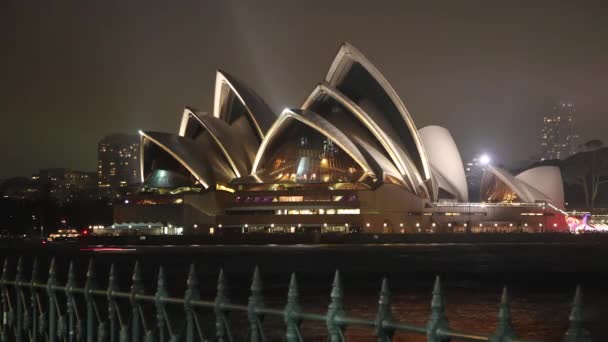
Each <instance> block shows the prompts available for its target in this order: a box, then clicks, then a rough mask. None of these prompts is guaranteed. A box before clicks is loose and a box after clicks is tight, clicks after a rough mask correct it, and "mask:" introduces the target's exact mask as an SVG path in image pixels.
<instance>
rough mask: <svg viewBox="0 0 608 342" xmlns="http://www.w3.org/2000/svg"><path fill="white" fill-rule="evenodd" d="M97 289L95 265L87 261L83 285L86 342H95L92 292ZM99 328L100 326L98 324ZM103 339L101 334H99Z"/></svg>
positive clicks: (91, 259) (90, 260)
mask: <svg viewBox="0 0 608 342" xmlns="http://www.w3.org/2000/svg"><path fill="white" fill-rule="evenodd" d="M96 288H97V279H96V276H95V263H94V261H93V258H92V257H91V258H90V259H89V265H88V266H87V274H86V281H85V283H84V299H85V301H86V337H87V342H93V341H94V340H95V332H94V331H95V330H94V329H95V322H96V318H97V317H95V308H94V304H95V303H94V300H95V299H93V295H92V293H91V291H92V290H95V289H96ZM100 326H101V324H100ZM104 328H105V327H104ZM101 337H102V338H103V337H104V336H103V334H101Z"/></svg>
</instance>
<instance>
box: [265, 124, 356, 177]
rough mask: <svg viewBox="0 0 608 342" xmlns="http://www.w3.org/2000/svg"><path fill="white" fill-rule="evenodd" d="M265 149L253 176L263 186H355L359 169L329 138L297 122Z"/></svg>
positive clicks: (286, 128) (285, 129) (287, 127)
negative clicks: (292, 184)
mask: <svg viewBox="0 0 608 342" xmlns="http://www.w3.org/2000/svg"><path fill="white" fill-rule="evenodd" d="M279 135H280V136H278V137H277V138H276V139H274V140H273V142H272V143H271V144H270V146H269V147H268V152H267V153H266V159H265V160H262V161H261V164H260V165H261V167H260V168H259V171H258V173H257V176H258V178H259V179H260V180H262V182H264V183H356V182H358V181H359V180H360V179H361V178H362V176H363V175H364V172H363V170H362V169H361V167H360V166H359V165H358V164H357V163H356V162H355V161H354V160H353V159H352V158H351V157H350V156H349V155H348V154H347V153H345V152H344V151H343V150H342V149H341V148H340V147H338V146H337V145H336V144H335V143H334V142H332V141H331V140H330V139H329V138H327V137H325V136H323V135H322V134H320V133H319V132H317V131H315V130H314V129H312V128H310V127H308V126H307V125H304V124H302V123H300V122H297V121H293V122H292V124H290V125H287V126H286V127H285V128H284V129H283V130H282V132H281V133H279Z"/></svg>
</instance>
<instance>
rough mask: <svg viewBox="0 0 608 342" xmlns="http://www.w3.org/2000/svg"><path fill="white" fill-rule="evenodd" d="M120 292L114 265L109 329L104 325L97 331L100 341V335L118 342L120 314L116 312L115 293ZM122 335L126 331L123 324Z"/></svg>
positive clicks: (109, 290) (110, 291)
mask: <svg viewBox="0 0 608 342" xmlns="http://www.w3.org/2000/svg"><path fill="white" fill-rule="evenodd" d="M115 291H118V286H117V285H116V271H115V268H114V264H112V265H111V266H110V274H109V276H108V292H107V298H108V329H105V327H104V325H103V324H100V326H99V329H98V331H97V335H98V336H97V337H98V339H99V340H102V339H101V337H100V336H99V335H104V334H106V333H107V335H108V336H109V337H110V338H109V339H110V342H116V331H118V329H117V328H118V327H117V326H116V320H117V318H118V317H117V316H118V314H119V313H118V312H116V302H115V298H114V292H115ZM120 329H121V333H122V330H123V329H124V328H123V327H122V324H120Z"/></svg>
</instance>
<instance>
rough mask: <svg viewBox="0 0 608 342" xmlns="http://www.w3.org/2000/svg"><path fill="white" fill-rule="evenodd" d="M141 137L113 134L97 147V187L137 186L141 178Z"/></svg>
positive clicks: (102, 140) (101, 141)
mask: <svg viewBox="0 0 608 342" xmlns="http://www.w3.org/2000/svg"><path fill="white" fill-rule="evenodd" d="M139 168H140V166H139V135H136V134H111V135H108V136H106V137H104V138H103V139H101V140H100V141H99V143H98V146H97V176H98V179H97V185H98V186H99V187H101V188H112V189H116V188H121V187H126V186H128V185H132V184H137V183H139V182H140V178H139Z"/></svg>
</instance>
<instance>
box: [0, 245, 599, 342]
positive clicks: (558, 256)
mask: <svg viewBox="0 0 608 342" xmlns="http://www.w3.org/2000/svg"><path fill="white" fill-rule="evenodd" d="M125 248H127V250H121V251H91V250H81V249H80V247H79V246H60V247H57V248H55V249H48V248H47V249H27V250H11V249H6V250H4V251H3V252H4V253H3V254H5V255H12V256H14V255H16V254H22V255H24V256H25V257H26V260H30V259H32V258H33V257H34V256H37V257H39V258H40V260H41V266H42V267H46V265H48V260H49V259H48V257H49V256H50V255H54V256H56V257H57V262H58V265H59V269H61V270H63V271H65V270H67V263H68V260H74V261H75V262H76V263H77V269H78V271H79V274H80V275H81V276H82V275H83V274H84V272H85V268H86V263H87V260H88V259H89V257H94V258H95V264H96V269H97V274H98V278H99V279H100V285H101V286H105V284H106V282H107V280H106V277H107V273H108V269H109V265H110V264H111V263H115V265H116V267H117V271H118V273H119V279H120V282H121V284H120V285H121V289H122V290H125V291H127V290H128V288H129V285H130V284H129V281H130V276H131V274H130V273H131V270H132V268H133V264H134V262H135V260H139V261H140V264H141V265H142V267H143V276H144V279H145V284H146V288H147V293H150V294H153V293H154V291H155V287H154V286H155V284H156V279H155V277H156V274H157V268H158V266H160V265H163V266H164V268H165V270H166V273H167V278H168V283H169V290H170V293H171V294H172V295H175V296H178V297H179V296H182V295H183V290H184V286H185V282H186V276H187V272H188V267H189V264H190V263H192V262H194V263H196V265H197V272H198V275H199V280H200V284H201V285H200V289H201V292H202V295H203V298H204V299H209V300H212V299H213V297H214V294H215V286H216V277H217V274H218V271H219V269H220V268H223V269H224V271H225V272H226V275H227V278H228V284H229V288H230V298H231V301H232V302H234V303H240V304H246V303H247V296H248V287H249V281H250V277H251V272H252V270H253V267H254V266H255V265H257V266H259V267H260V270H261V272H262V277H263V280H264V296H265V302H266V304H267V306H269V307H273V308H277V309H282V308H283V306H284V304H285V297H286V292H287V286H288V280H289V274H290V273H291V272H296V273H297V275H298V281H299V287H300V298H301V305H302V307H303V309H304V310H305V311H307V312H313V313H324V312H326V310H327V305H328V303H329V293H330V290H331V283H332V278H333V272H334V271H335V270H336V269H339V270H340V271H341V274H342V277H343V285H344V292H345V307H346V311H347V314H348V316H352V317H357V318H369V319H373V318H374V316H375V314H376V311H377V301H378V291H379V288H380V283H381V279H382V277H384V276H386V277H388V279H389V284H390V287H391V292H392V294H393V298H392V301H393V314H394V317H395V319H396V320H399V321H401V322H407V323H410V324H415V325H420V326H423V325H425V324H426V321H427V319H428V316H429V313H430V293H431V288H432V283H433V279H434V276H435V275H440V276H441V277H442V281H443V283H444V292H445V298H446V303H447V315H448V319H449V321H450V327H451V328H453V329H455V330H459V331H466V332H476V333H491V332H492V331H493V330H494V329H495V326H496V315H497V310H498V305H499V300H500V292H501V289H502V286H503V285H507V286H508V288H509V291H510V294H511V298H512V306H511V311H512V316H513V325H514V327H515V329H516V331H517V332H518V335H519V336H521V337H526V338H530V339H535V340H545V341H559V340H560V339H561V337H562V336H563V333H564V332H565V331H566V329H567V325H568V322H567V319H568V313H569V303H570V301H571V299H572V295H573V291H574V288H575V286H576V284H578V283H580V284H582V285H583V288H584V292H585V311H584V315H585V320H586V321H587V323H586V326H587V327H588V328H589V329H590V330H591V332H592V335H593V337H594V340H595V341H605V340H608V324H607V323H608V295H607V291H606V284H607V282H606V280H608V267H607V265H608V246H606V245H602V244H599V243H597V244H596V243H584V244H542V243H530V244H525V243H519V244H419V245H359V246H354V245H351V246H329V245H328V246H322V245H317V246H189V247H171V246H168V247H151V246H148V247H125ZM131 248H132V249H131ZM45 276H46V274H45V273H44V272H42V277H44V279H46V278H45ZM59 278H60V280H62V279H65V272H60V276H59ZM151 309H152V308H151ZM151 311H153V310H151ZM204 317H205V318H208V319H209V320H208V321H207V323H206V326H207V327H208V328H209V329H211V326H212V324H211V323H212V317H213V316H212V315H211V313H209V314H208V315H206V316H204ZM245 319H246V318H245V316H244V315H238V314H237V315H232V316H231V319H230V322H231V324H232V325H233V327H234V328H235V331H236V334H237V335H239V334H240V333H242V332H243V331H245V328H244V322H245ZM264 327H265V332H266V334H267V338H269V339H270V340H280V336H281V335H282V334H283V333H284V332H283V329H284V328H283V323H282V319H281V318H267V319H266V321H265V323H264ZM303 333H304V336H305V338H306V340H315V341H316V340H324V338H325V326H324V324H323V323H314V324H313V323H309V322H307V323H305V324H304V325H303ZM347 338H348V339H349V340H352V341H368V340H374V336H373V331H371V330H364V329H348V330H347ZM395 340H397V341H405V340H407V341H423V340H424V337H417V336H413V335H405V334H402V335H399V334H398V335H397V336H396V338H395Z"/></svg>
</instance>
